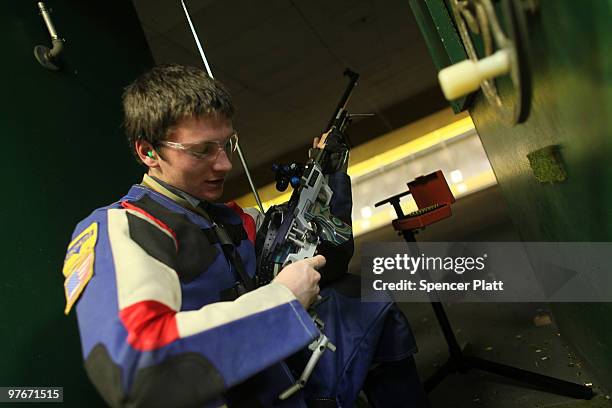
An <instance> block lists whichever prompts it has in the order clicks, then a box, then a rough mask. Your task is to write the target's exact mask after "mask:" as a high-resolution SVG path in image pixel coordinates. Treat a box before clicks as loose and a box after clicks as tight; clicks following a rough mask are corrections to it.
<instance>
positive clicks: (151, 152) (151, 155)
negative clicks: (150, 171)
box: [147, 150, 154, 159]
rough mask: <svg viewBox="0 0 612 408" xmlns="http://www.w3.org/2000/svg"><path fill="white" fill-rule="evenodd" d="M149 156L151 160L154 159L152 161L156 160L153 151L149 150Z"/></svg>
mask: <svg viewBox="0 0 612 408" xmlns="http://www.w3.org/2000/svg"><path fill="white" fill-rule="evenodd" d="M147 156H149V157H150V158H152V159H153V158H154V157H153V150H149V151H148V152H147Z"/></svg>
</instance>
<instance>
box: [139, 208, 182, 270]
mask: <svg viewBox="0 0 612 408" xmlns="http://www.w3.org/2000/svg"><path fill="white" fill-rule="evenodd" d="M127 220H128V226H129V229H130V238H132V240H133V241H134V242H136V243H137V244H138V245H140V247H141V248H142V249H144V250H145V251H146V252H147V254H149V255H151V256H152V257H153V258H155V259H157V260H158V261H160V262H161V263H163V264H165V265H167V266H169V267H170V268H172V269H174V270H175V271H176V270H177V248H176V246H175V243H174V241H173V239H172V238H171V237H170V236H168V235H167V234H165V233H164V232H162V231H161V230H159V229H158V228H157V227H155V226H153V225H151V223H149V222H147V221H145V220H143V219H142V218H140V217H138V216H136V215H134V214H131V213H129V212H128V213H127Z"/></svg>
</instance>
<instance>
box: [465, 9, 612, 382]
mask: <svg viewBox="0 0 612 408" xmlns="http://www.w3.org/2000/svg"><path fill="white" fill-rule="evenodd" d="M586 3H588V5H587V4H586ZM610 21H612V7H611V4H610V2H609V1H604V0H592V1H588V2H576V1H572V0H554V1H542V2H540V10H539V12H538V13H537V14H536V15H534V16H533V17H531V18H530V19H529V31H530V47H531V56H532V69H533V86H534V89H533V90H534V93H533V101H532V102H533V105H532V109H531V115H530V117H529V118H528V120H527V122H525V123H524V124H520V125H516V126H514V127H508V126H504V125H503V124H502V123H500V121H499V120H498V118H497V117H496V115H495V113H494V111H493V109H491V108H490V107H489V105H488V104H487V103H486V101H485V100H484V98H483V97H482V95H479V97H478V98H477V99H476V103H475V104H474V106H473V107H472V109H471V110H470V113H471V114H472V118H473V120H474V123H475V124H476V129H477V130H478V134H479V135H480V138H481V140H482V142H483V145H484V147H485V150H486V151H487V154H488V156H489V159H490V160H491V163H492V166H493V169H494V171H495V174H496V176H497V180H498V182H499V185H500V187H501V189H502V191H503V193H504V196H505V198H506V200H507V202H508V207H509V210H510V213H511V216H512V218H513V220H514V222H515V225H516V226H517V228H518V229H519V233H520V234H521V237H522V239H523V240H524V241H612V134H611V133H610V132H611V131H612V52H611V48H610V46H611V44H612V26H610ZM498 83H499V84H500V85H501V91H500V92H502V93H503V95H508V96H511V95H513V90H512V89H511V87H510V86H509V81H508V80H507V78H506V79H505V80H502V81H498ZM551 144H555V145H559V147H560V152H561V157H562V161H563V164H564V165H565V170H566V172H567V180H566V181H564V182H561V183H554V184H542V183H539V182H538V181H537V180H536V178H535V177H534V175H533V172H532V170H531V168H530V167H529V162H528V160H527V157H526V156H527V154H528V153H529V152H531V151H534V150H536V149H539V148H541V147H544V146H547V145H551ZM589 262H590V261H589V260H588V259H585V260H584V263H585V270H588V269H589ZM611 270H612V265H611ZM584 280H585V281H587V283H590V284H593V285H595V286H596V285H597V282H596V281H595V280H592V279H590V277H589V276H588V273H586V274H585V277H584ZM589 280H591V281H590V282H588V281H589ZM551 306H552V308H553V312H554V316H555V318H556V320H557V323H558V325H559V327H560V330H561V333H562V335H563V336H564V337H565V339H567V340H569V341H570V342H571V343H573V344H574V345H575V346H576V347H577V348H578V350H579V351H580V352H581V354H582V355H583V356H584V357H585V358H586V359H587V360H588V361H589V363H590V364H591V365H592V366H594V367H595V369H596V370H597V372H598V374H599V380H600V381H602V382H603V384H602V385H604V386H606V387H610V386H611V385H612V305H611V304H609V303H599V304H578V303H574V304H571V303H565V304H554V305H551Z"/></svg>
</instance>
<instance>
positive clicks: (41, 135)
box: [0, 0, 153, 406]
mask: <svg viewBox="0 0 612 408" xmlns="http://www.w3.org/2000/svg"><path fill="white" fill-rule="evenodd" d="M46 4H47V6H48V7H50V8H52V9H53V13H52V18H53V21H54V24H55V27H56V29H57V31H58V33H59V34H60V36H62V37H64V38H65V39H66V43H65V48H64V52H63V54H62V60H63V69H62V70H61V71H59V72H54V71H48V70H46V69H44V68H43V67H41V66H40V65H39V64H38V62H37V61H36V60H35V59H34V55H33V48H34V46H35V45H38V44H42V45H46V46H50V38H49V34H48V32H47V30H46V27H45V26H44V23H43V20H42V17H41V16H40V15H39V14H38V8H37V6H36V2H35V1H11V2H9V1H3V2H1V3H0V26H2V28H3V32H4V33H7V34H8V35H5V36H4V37H3V38H4V47H3V48H4V51H3V56H2V63H0V73H1V78H2V87H1V89H2V98H1V99H0V132H1V133H2V149H1V151H2V159H1V160H0V163H1V164H0V165H1V173H0V174H2V176H3V180H2V186H3V192H4V193H3V205H2V210H1V213H0V219H1V225H2V232H3V234H2V246H3V249H4V250H3V256H2V260H1V262H2V263H1V265H2V278H1V284H0V299H1V300H0V302H1V306H2V308H1V317H0V319H1V324H0V330H1V332H0V339H1V340H0V341H1V342H2V348H1V351H0V352H1V353H2V354H3V355H2V362H1V363H0V367H1V368H0V385H3V386H11V385H13V386H34V385H37V386H44V385H50V386H63V387H64V401H65V403H68V404H69V405H71V406H96V405H102V402H101V399H100V398H99V397H98V396H97V394H96V392H95V390H94V389H93V388H92V386H91V385H90V384H89V381H88V380H87V378H86V375H85V371H84V369H83V364H82V357H81V349H80V342H79V336H78V329H77V325H76V319H75V316H74V314H73V313H72V314H71V315H70V316H68V317H65V316H64V314H63V308H64V303H65V302H64V294H63V276H62V273H61V269H62V263H63V257H64V253H65V250H66V246H67V244H68V242H69V240H70V234H71V232H72V229H73V228H74V226H75V224H76V222H78V221H79V220H80V219H81V218H83V217H84V216H86V215H87V214H88V213H89V212H90V211H91V210H92V209H94V208H95V207H98V206H102V205H105V204H107V203H109V202H112V201H114V200H115V199H117V198H118V197H120V195H121V194H122V193H123V192H125V191H126V190H127V188H128V187H129V185H131V184H132V183H134V182H138V181H139V178H140V174H141V171H140V169H139V168H138V165H137V164H136V163H134V162H133V161H132V159H131V156H130V153H129V151H128V149H127V147H126V143H125V141H124V138H123V135H122V131H121V129H120V124H121V110H120V109H121V107H120V95H121V91H122V87H123V86H125V85H126V84H127V83H128V82H129V81H130V80H131V79H132V78H134V77H135V76H137V75H138V74H139V73H140V72H142V71H144V70H146V69H147V68H148V67H150V66H152V64H153V61H152V58H151V55H150V52H149V49H148V46H147V44H146V42H145V39H144V34H143V32H142V29H141V27H140V23H139V21H138V18H137V16H136V13H135V11H134V9H133V6H132V3H131V2H129V1H119V0H117V1H107V2H103V3H100V2H79V1H75V0H71V1H67V0H63V1H60V0H48V1H46Z"/></svg>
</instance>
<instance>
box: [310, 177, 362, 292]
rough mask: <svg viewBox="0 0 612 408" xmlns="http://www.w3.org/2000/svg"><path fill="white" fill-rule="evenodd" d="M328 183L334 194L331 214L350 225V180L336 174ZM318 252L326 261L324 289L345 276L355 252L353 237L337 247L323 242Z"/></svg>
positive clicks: (322, 278)
mask: <svg viewBox="0 0 612 408" xmlns="http://www.w3.org/2000/svg"><path fill="white" fill-rule="evenodd" d="M328 181H329V187H330V188H331V189H332V191H333V192H334V193H333V195H332V198H331V201H330V203H329V206H330V211H331V213H332V214H333V215H334V216H336V217H338V218H340V219H341V220H342V221H344V222H345V223H347V224H349V225H352V220H351V212H352V210H353V198H352V192H351V178H350V177H349V176H348V174H346V173H344V172H337V173H333V174H330V175H329V179H328ZM318 250H319V253H321V254H322V255H323V256H325V258H326V260H327V263H326V264H325V267H323V268H322V269H321V287H325V286H327V285H328V284H330V283H332V282H334V281H337V280H338V279H341V278H342V277H344V276H345V275H346V273H347V271H348V265H349V262H350V261H351V258H352V257H353V252H354V250H355V246H354V242H353V235H352V234H351V238H350V239H349V240H348V241H347V242H345V243H344V244H342V245H339V246H333V245H331V244H328V243H326V242H323V243H322V244H321V245H319V248H318Z"/></svg>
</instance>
